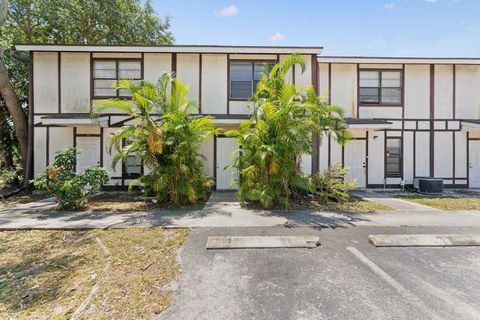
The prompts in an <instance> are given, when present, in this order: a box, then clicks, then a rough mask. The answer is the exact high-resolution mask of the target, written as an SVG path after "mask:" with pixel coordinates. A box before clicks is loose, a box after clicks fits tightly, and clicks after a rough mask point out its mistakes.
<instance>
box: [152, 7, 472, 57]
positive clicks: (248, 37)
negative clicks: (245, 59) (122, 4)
mask: <svg viewBox="0 0 480 320" xmlns="http://www.w3.org/2000/svg"><path fill="white" fill-rule="evenodd" d="M153 5H154V7H155V10H156V11H157V13H158V14H160V15H161V16H164V15H169V16H171V18H172V31H173V34H174V36H175V38H176V44H229V45H234V44H235V45H311V46H323V47H324V48H325V50H324V54H325V55H373V56H431V57H469V56H470V57H479V56H480V0H385V1H381V0H316V1H315V0H297V1H295V0H290V1H286V0H277V1H274V0H230V1H224V0H183V1H179V0H177V1H174V0H169V1H166V0H153Z"/></svg>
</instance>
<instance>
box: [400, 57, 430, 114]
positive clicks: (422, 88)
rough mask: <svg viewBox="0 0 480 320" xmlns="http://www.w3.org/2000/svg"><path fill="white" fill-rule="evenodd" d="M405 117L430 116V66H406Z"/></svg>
mask: <svg viewBox="0 0 480 320" xmlns="http://www.w3.org/2000/svg"><path fill="white" fill-rule="evenodd" d="M405 93H406V94H405V118H422V119H428V118H429V116H430V66H429V65H406V66H405Z"/></svg>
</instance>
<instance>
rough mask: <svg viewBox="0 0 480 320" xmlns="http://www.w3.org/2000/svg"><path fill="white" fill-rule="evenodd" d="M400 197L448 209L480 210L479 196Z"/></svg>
mask: <svg viewBox="0 0 480 320" xmlns="http://www.w3.org/2000/svg"><path fill="white" fill-rule="evenodd" d="M397 197H398V198H400V199H403V200H407V201H411V202H415V203H419V204H423V205H426V206H431V207H434V208H437V209H442V210H448V211H463V210H480V197H468V196H467V197H451V196H429V195H423V194H412V195H399V196H397Z"/></svg>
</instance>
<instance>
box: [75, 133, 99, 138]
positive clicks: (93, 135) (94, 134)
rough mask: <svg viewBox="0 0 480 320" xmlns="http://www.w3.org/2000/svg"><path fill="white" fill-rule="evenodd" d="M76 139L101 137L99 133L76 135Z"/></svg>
mask: <svg viewBox="0 0 480 320" xmlns="http://www.w3.org/2000/svg"><path fill="white" fill-rule="evenodd" d="M76 137H77V138H78V137H97V138H100V137H101V135H100V134H99V133H77V134H76Z"/></svg>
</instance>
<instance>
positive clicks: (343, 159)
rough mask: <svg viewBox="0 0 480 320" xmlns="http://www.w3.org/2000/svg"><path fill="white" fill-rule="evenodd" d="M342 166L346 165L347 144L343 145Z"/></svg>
mask: <svg viewBox="0 0 480 320" xmlns="http://www.w3.org/2000/svg"><path fill="white" fill-rule="evenodd" d="M342 167H345V146H344V145H343V146H342Z"/></svg>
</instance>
